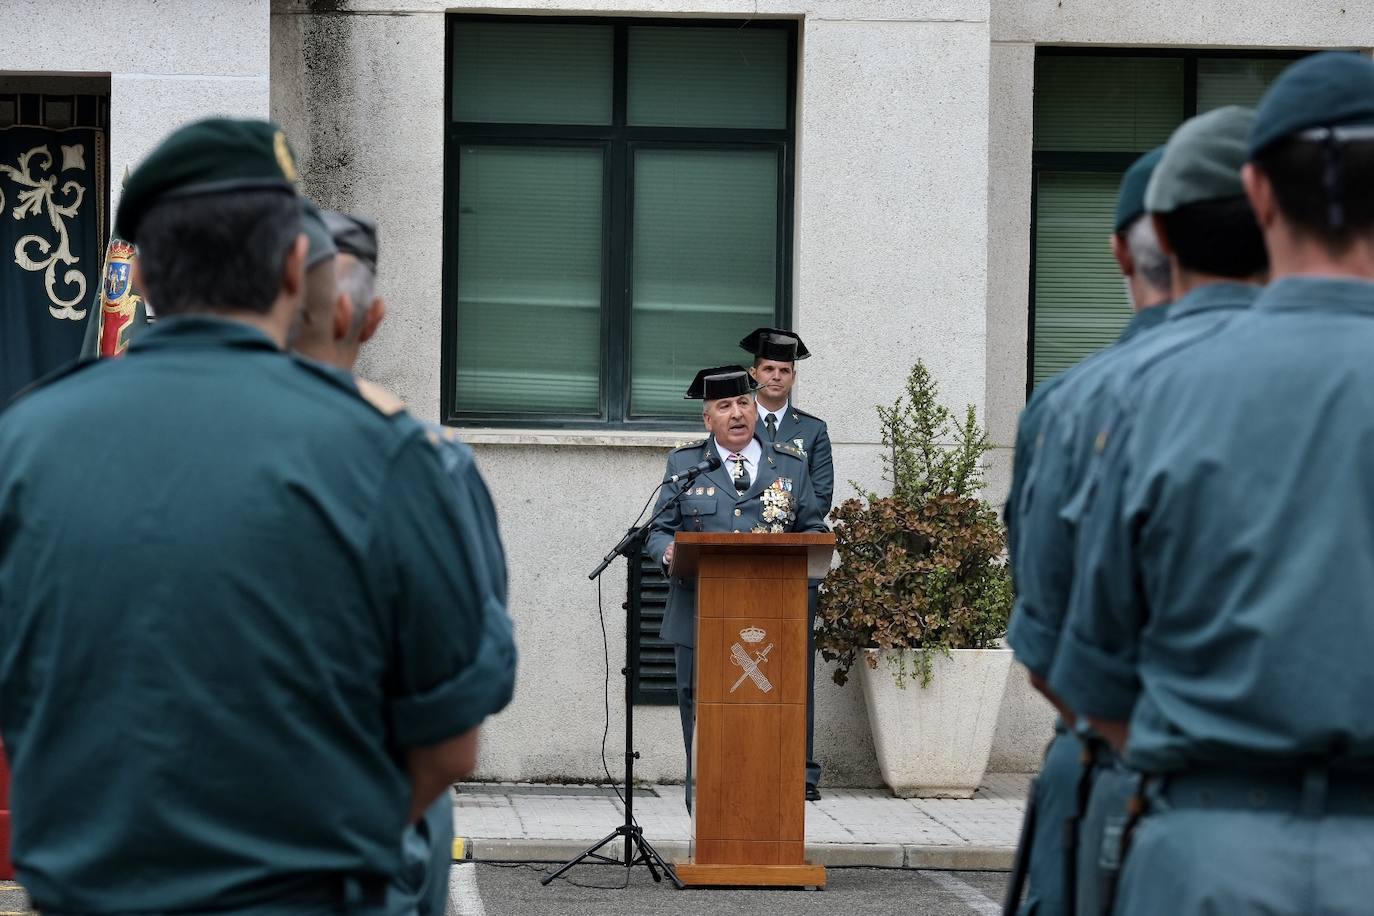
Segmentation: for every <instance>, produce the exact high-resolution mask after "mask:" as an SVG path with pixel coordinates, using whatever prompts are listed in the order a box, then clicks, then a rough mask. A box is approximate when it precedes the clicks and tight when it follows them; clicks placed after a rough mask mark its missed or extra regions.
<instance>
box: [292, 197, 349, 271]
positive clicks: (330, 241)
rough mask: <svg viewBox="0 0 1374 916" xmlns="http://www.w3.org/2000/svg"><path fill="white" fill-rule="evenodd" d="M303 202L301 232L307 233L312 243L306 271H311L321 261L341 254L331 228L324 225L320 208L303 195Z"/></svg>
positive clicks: (306, 262) (306, 236) (308, 253)
mask: <svg viewBox="0 0 1374 916" xmlns="http://www.w3.org/2000/svg"><path fill="white" fill-rule="evenodd" d="M300 201H301V231H302V232H304V233H305V238H306V240H307V241H309V242H310V248H309V250H308V251H307V252H306V254H305V269H306V270H309V269H310V268H312V267H314V266H315V265H316V264H319V263H320V262H321V261H324V260H326V259H327V258H332V257H334V255H336V254H338V253H339V249H338V248H337V247H335V245H334V236H333V234H332V233H331V232H330V231H329V227H328V226H326V225H325V223H324V215H323V214H321V213H320V208H319V207H317V206H315V202H314V201H313V200H311V199H310V198H308V197H306V196H304V195H302V196H301V198H300Z"/></svg>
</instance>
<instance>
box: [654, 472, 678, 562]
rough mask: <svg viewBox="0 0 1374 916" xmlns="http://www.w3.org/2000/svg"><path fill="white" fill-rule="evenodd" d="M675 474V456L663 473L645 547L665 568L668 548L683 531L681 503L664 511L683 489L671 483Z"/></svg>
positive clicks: (655, 560)
mask: <svg viewBox="0 0 1374 916" xmlns="http://www.w3.org/2000/svg"><path fill="white" fill-rule="evenodd" d="M673 474H674V468H673V456H672V455H669V456H668V467H667V469H666V470H664V472H663V484H662V485H661V486H660V487H659V491H658V499H656V500H654V514H653V516H652V519H653V520H652V521H651V522H650V524H649V539H648V542H647V544H646V546H645V549H646V550H647V551H648V553H649V556H651V557H653V558H654V562H655V563H657V564H658V565H659V566H663V554H664V553H665V552H666V551H667V550H668V546H669V545H670V544H672V543H673V538H674V537H676V536H677V533H678V532H679V531H681V530H682V509H681V503H674V504H673V507H672V508H671V509H668V510H667V511H666V512H665V511H664V506H666V505H667V504H668V500H670V499H672V498H673V497H674V496H676V495H677V493H678V491H679V490H680V489H682V484H681V483H670V482H669V480H668V478H670V477H672V476H673Z"/></svg>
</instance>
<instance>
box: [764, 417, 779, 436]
mask: <svg viewBox="0 0 1374 916" xmlns="http://www.w3.org/2000/svg"><path fill="white" fill-rule="evenodd" d="M763 422H764V424H765V425H766V426H767V427H768V441H769V442H772V441H773V440H774V439H776V438H777V437H778V418H777V417H776V416H774V415H773V414H771V413H770V414H769V415H768V416H767V417H766V418H765V419H764V421H763Z"/></svg>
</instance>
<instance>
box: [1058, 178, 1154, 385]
mask: <svg viewBox="0 0 1374 916" xmlns="http://www.w3.org/2000/svg"><path fill="white" fill-rule="evenodd" d="M1120 183H1121V176H1120V174H1118V173H1115V172H1078V173H1074V172H1042V173H1040V175H1039V181H1038V184H1037V186H1036V209H1035V216H1036V219H1035V372H1034V376H1035V384H1037V385H1038V384H1040V383H1041V382H1043V381H1044V380H1045V379H1047V378H1049V377H1050V376H1052V375H1054V374H1056V373H1058V372H1060V371H1062V370H1064V369H1067V368H1068V367H1069V366H1072V365H1073V364H1074V363H1077V362H1078V361H1079V360H1081V359H1083V357H1085V356H1087V355H1089V354H1090V353H1093V352H1095V351H1097V350H1100V349H1102V348H1103V347H1105V346H1108V345H1109V344H1111V343H1112V342H1113V341H1115V340H1116V338H1117V335H1119V334H1120V333H1121V329H1122V328H1123V327H1125V325H1126V322H1127V321H1128V320H1130V317H1131V309H1130V303H1129V302H1128V301H1127V299H1126V290H1125V285H1124V284H1125V281H1124V280H1123V279H1122V278H1121V271H1120V269H1119V268H1118V267H1117V264H1116V260H1115V259H1114V258H1113V257H1112V253H1111V249H1110V248H1109V247H1108V245H1109V243H1108V238H1109V237H1110V236H1111V233H1112V222H1113V220H1114V217H1115V213H1116V192H1117V188H1118V186H1119V185H1120Z"/></svg>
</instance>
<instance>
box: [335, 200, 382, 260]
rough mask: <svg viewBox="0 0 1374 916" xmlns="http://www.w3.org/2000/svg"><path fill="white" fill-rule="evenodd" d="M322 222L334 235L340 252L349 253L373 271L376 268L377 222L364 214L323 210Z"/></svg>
mask: <svg viewBox="0 0 1374 916" xmlns="http://www.w3.org/2000/svg"><path fill="white" fill-rule="evenodd" d="M324 224H325V226H327V227H329V231H330V233H332V234H333V236H334V244H335V245H337V246H338V248H339V251H340V253H342V254H351V255H353V257H355V258H357V259H358V260H359V261H362V262H363V263H364V264H366V265H367V266H368V267H369V268H371V269H372V270H373V271H374V272H375V271H376V270H377V223H376V221H375V220H372V219H370V218H368V217H366V216H354V215H353V214H351V213H339V212H337V211H335V210H326V211H324Z"/></svg>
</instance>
